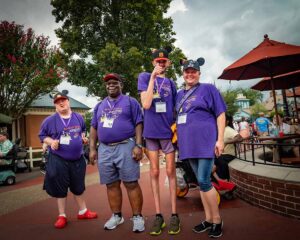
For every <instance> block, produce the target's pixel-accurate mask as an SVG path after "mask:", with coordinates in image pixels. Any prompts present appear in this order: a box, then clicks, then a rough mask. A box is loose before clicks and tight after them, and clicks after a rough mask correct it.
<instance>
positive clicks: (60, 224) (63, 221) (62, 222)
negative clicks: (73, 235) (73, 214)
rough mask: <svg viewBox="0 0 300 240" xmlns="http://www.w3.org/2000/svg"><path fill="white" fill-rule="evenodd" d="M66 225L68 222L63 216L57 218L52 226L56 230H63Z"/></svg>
mask: <svg viewBox="0 0 300 240" xmlns="http://www.w3.org/2000/svg"><path fill="white" fill-rule="evenodd" d="M67 223H68V221H67V218H66V217H64V216H58V218H57V220H56V222H55V224H54V226H55V227H56V228H64V227H65V226H67Z"/></svg>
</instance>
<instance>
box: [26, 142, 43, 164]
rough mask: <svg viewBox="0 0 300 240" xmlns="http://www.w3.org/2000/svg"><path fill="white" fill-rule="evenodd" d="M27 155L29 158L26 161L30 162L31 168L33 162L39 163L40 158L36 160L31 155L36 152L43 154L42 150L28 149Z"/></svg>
mask: <svg viewBox="0 0 300 240" xmlns="http://www.w3.org/2000/svg"><path fill="white" fill-rule="evenodd" d="M27 152H28V154H29V158H28V161H29V162H30V167H31V168H33V162H37V161H41V160H42V158H41V157H38V158H33V153H37V152H40V153H42V152H43V149H42V148H41V149H32V147H29V148H28V150H27Z"/></svg>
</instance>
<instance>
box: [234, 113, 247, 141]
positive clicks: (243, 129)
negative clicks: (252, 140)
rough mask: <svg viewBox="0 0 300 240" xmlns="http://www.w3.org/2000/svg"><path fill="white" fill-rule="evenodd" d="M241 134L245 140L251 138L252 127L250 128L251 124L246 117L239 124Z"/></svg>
mask: <svg viewBox="0 0 300 240" xmlns="http://www.w3.org/2000/svg"><path fill="white" fill-rule="evenodd" d="M231 126H232V124H231ZM239 134H240V135H241V136H242V138H244V139H247V138H249V137H250V127H249V123H248V122H247V121H246V119H245V117H242V119H241V122H240V123H239Z"/></svg>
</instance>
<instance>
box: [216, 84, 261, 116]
mask: <svg viewBox="0 0 300 240" xmlns="http://www.w3.org/2000/svg"><path fill="white" fill-rule="evenodd" d="M221 93H222V95H223V97H224V100H225V102H226V104H227V113H228V114H229V115H231V116H233V115H234V114H235V113H236V112H237V111H238V109H239V107H238V106H237V105H236V104H235V101H236V97H237V95H238V94H239V93H242V94H243V95H244V96H245V97H246V98H248V99H249V100H250V102H249V105H250V106H253V105H255V104H256V103H259V102H261V101H262V98H263V94H262V93H261V92H259V91H256V90H253V89H248V88H236V89H227V90H226V91H223V92H221Z"/></svg>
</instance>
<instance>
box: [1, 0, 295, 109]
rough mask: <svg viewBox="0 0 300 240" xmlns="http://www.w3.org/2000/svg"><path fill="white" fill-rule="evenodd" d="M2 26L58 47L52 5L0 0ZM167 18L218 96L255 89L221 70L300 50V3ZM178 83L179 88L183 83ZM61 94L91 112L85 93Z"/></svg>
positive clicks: (247, 1)
mask: <svg viewBox="0 0 300 240" xmlns="http://www.w3.org/2000/svg"><path fill="white" fill-rule="evenodd" d="M0 4H1V5H0V6H1V8H0V20H1V21H2V20H7V21H15V22H16V23H18V24H22V25H24V27H25V28H29V27H32V28H33V30H34V31H35V33H36V34H39V35H40V34H43V35H45V36H49V37H50V40H51V44H52V45H56V44H59V39H57V38H56V36H55V33H54V30H55V29H56V28H58V27H60V24H59V23H56V22H55V18H54V17H53V16H52V14H51V11H52V6H51V5H50V0H0ZM166 16H168V17H171V18H172V19H173V30H174V31H175V32H176V36H175V38H176V39H177V41H176V42H175V45H176V46H177V47H179V48H181V49H182V50H183V52H184V54H185V55H186V56H187V57H188V59H194V60H195V59H197V58H198V57H204V58H205V64H204V65H203V66H202V67H201V82H207V83H214V84H216V86H217V87H218V88H219V89H221V90H226V89H228V88H236V87H245V88H248V87H250V86H252V85H254V84H255V83H256V82H258V81H259V79H256V80H247V81H239V82H237V81H231V82H230V81H227V80H219V79H217V78H218V76H220V75H221V73H222V72H223V69H224V68H226V67H227V66H229V65H230V64H232V63H233V62H235V61H236V60H237V59H239V58H240V57H242V56H243V55H245V54H246V53H247V52H249V51H250V50H252V49H253V48H254V47H256V46H257V45H258V44H259V43H261V42H262V41H263V36H264V35H265V34H268V36H269V38H270V39H272V40H276V41H280V42H285V43H289V44H295V45H300V34H299V33H300V1H299V0H284V1H282V0H264V1H262V0H226V1H224V0H209V1H208V0H173V1H172V3H171V6H170V9H169V11H168V13H167V14H166ZM182 81H183V80H182V78H181V79H179V84H180V83H181V82H182ZM58 89H59V90H62V89H68V90H69V92H70V93H69V95H70V96H71V97H73V98H75V99H76V100H78V101H81V102H83V103H85V104H86V105H88V106H89V107H93V106H94V105H95V104H96V102H97V99H95V98H93V97H86V89H85V88H82V87H76V86H72V85H71V84H69V83H67V82H63V83H62V84H60V85H59V86H58Z"/></svg>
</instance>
